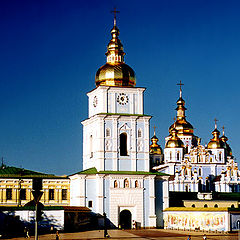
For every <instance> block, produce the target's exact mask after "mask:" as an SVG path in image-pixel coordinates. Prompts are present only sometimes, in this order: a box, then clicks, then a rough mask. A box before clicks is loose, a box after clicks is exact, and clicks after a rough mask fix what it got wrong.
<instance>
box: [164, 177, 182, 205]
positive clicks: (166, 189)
mask: <svg viewBox="0 0 240 240" xmlns="http://www.w3.org/2000/svg"><path fill="white" fill-rule="evenodd" d="M162 178H163V177H162ZM162 184H163V210H164V209H166V208H168V207H169V181H168V177H164V178H163V182H162ZM177 186H178V185H177Z"/></svg>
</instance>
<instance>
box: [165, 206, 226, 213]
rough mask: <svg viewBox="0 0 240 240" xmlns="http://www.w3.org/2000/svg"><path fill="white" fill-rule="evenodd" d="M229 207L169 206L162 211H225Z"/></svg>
mask: <svg viewBox="0 0 240 240" xmlns="http://www.w3.org/2000/svg"><path fill="white" fill-rule="evenodd" d="M228 209H229V208H227V207H224V208H211V207H208V208H196V207H195V208H194V207H170V208H166V209H164V210H163V211H164V212H168V211H169V212H227V211H228Z"/></svg>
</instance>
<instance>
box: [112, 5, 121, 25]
mask: <svg viewBox="0 0 240 240" xmlns="http://www.w3.org/2000/svg"><path fill="white" fill-rule="evenodd" d="M111 13H113V16H114V22H113V24H114V26H116V24H117V13H120V12H119V11H117V9H116V7H115V8H114V9H113V10H112V11H111Z"/></svg>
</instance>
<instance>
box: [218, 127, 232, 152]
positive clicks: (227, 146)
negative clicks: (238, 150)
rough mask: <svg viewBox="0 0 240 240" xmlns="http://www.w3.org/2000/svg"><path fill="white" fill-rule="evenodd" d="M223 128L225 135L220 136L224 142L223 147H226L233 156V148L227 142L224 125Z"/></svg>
mask: <svg viewBox="0 0 240 240" xmlns="http://www.w3.org/2000/svg"><path fill="white" fill-rule="evenodd" d="M222 129H223V135H222V137H220V140H221V141H222V142H223V147H224V148H225V149H226V153H227V156H232V149H231V148H230V146H229V144H228V143H227V140H228V138H227V137H226V136H225V132H224V130H225V128H224V126H223V127H222Z"/></svg>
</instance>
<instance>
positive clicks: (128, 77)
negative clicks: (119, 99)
mask: <svg viewBox="0 0 240 240" xmlns="http://www.w3.org/2000/svg"><path fill="white" fill-rule="evenodd" d="M112 12H113V13H114V25H113V28H112V30H111V35H112V39H111V40H110V42H109V44H108V46H107V52H106V56H107V63H106V64H105V65H103V66H102V67H100V68H99V69H98V71H97V73H96V77H95V83H96V86H97V87H98V86H100V85H101V86H118V87H134V86H135V85H136V79H135V73H134V71H133V69H132V68H131V67H129V66H128V65H127V64H125V63H124V55H125V53H124V51H123V45H122V43H121V41H120V39H119V38H118V36H119V34H120V32H119V29H118V27H117V24H116V13H118V11H116V9H114V11H112Z"/></svg>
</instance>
